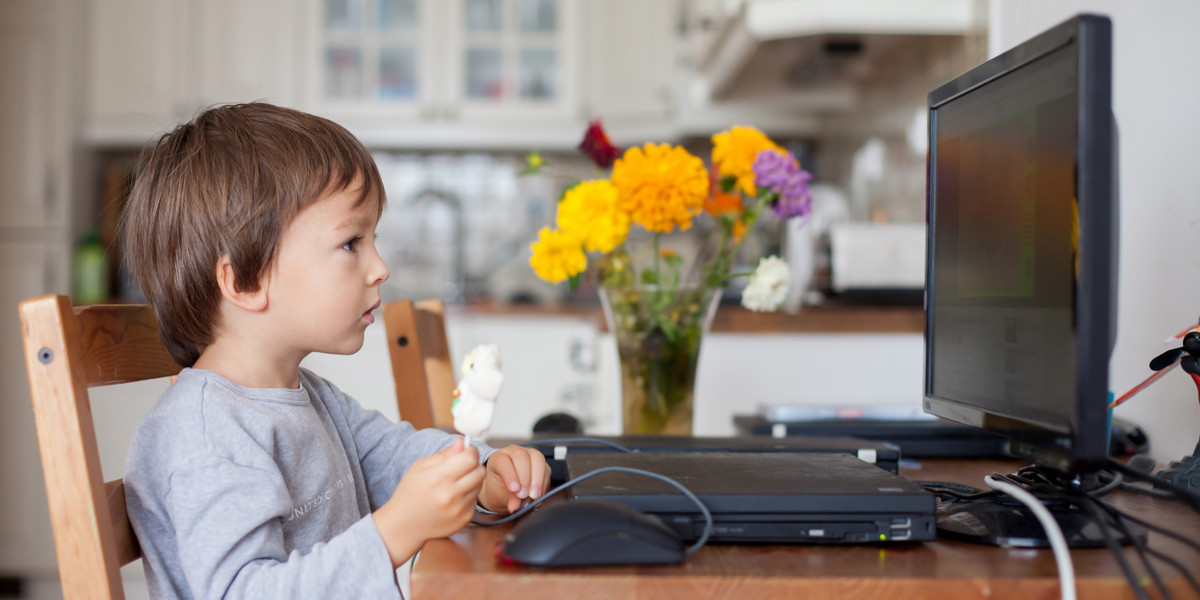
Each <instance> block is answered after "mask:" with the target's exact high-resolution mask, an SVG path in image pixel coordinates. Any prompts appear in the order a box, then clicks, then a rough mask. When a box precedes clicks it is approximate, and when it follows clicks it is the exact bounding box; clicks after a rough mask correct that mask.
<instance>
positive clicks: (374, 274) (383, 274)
mask: <svg viewBox="0 0 1200 600" xmlns="http://www.w3.org/2000/svg"><path fill="white" fill-rule="evenodd" d="M372 254H374V255H375V260H374V261H373V262H372V264H371V269H370V270H369V271H368V274H367V278H368V281H369V283H370V284H371V285H373V286H374V285H379V284H381V283H383V282H385V281H387V278H388V277H391V275H392V271H391V269H388V266H387V263H386V262H384V260H383V257H382V256H380V255H379V249H378V248H372Z"/></svg>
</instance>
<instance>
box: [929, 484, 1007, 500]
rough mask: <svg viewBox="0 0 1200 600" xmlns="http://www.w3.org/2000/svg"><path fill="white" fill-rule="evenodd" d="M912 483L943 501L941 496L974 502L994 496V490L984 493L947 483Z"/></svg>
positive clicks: (970, 487)
mask: <svg viewBox="0 0 1200 600" xmlns="http://www.w3.org/2000/svg"><path fill="white" fill-rule="evenodd" d="M913 483H915V484H917V485H919V486H921V487H923V488H925V489H926V490H928V491H930V492H932V493H933V494H935V495H936V496H937V497H938V498H941V499H943V500H944V499H945V498H943V496H949V497H951V498H954V499H956V500H975V499H978V498H986V497H989V496H995V495H996V490H986V491H985V490H981V489H979V488H977V487H972V486H969V485H963V484H961V483H952V482H948V481H914V482H913Z"/></svg>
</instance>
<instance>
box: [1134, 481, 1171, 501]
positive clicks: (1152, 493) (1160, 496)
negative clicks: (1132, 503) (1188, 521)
mask: <svg viewBox="0 0 1200 600" xmlns="http://www.w3.org/2000/svg"><path fill="white" fill-rule="evenodd" d="M1121 489H1123V490H1125V491H1127V492H1133V493H1135V494H1141V495H1143V496H1148V497H1150V498H1154V499H1156V500H1175V494H1172V493H1171V492H1169V491H1167V490H1159V489H1155V488H1148V487H1142V486H1140V485H1137V484H1133V483H1130V482H1128V481H1126V482H1124V483H1122V484H1121Z"/></svg>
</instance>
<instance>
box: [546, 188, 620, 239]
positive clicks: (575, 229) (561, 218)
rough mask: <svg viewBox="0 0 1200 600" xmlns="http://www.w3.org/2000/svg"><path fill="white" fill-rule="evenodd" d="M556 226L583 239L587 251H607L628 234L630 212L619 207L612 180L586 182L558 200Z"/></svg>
mask: <svg viewBox="0 0 1200 600" xmlns="http://www.w3.org/2000/svg"><path fill="white" fill-rule="evenodd" d="M558 228H559V229H561V230H563V231H565V232H568V233H570V234H571V235H574V236H576V237H578V238H579V239H580V240H582V241H583V248H584V250H587V251H588V252H596V251H599V252H609V251H611V250H612V249H613V248H615V247H616V246H617V244H620V243H621V242H623V241H625V236H626V235H628V234H629V215H628V214H626V213H624V212H621V211H620V210H619V209H618V207H617V188H616V187H615V186H613V184H612V182H610V181H608V180H607V179H598V180H595V181H585V182H583V183H581V184H579V185H577V186H575V187H573V188H571V189H570V190H568V191H567V193H566V195H565V196H564V197H563V200H562V202H559V203H558Z"/></svg>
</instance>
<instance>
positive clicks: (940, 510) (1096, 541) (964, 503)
mask: <svg viewBox="0 0 1200 600" xmlns="http://www.w3.org/2000/svg"><path fill="white" fill-rule="evenodd" d="M1043 504H1044V505H1045V506H1046V508H1047V509H1049V510H1050V514H1051V515H1053V516H1054V519H1055V520H1056V521H1058V525H1059V527H1061V528H1062V532H1063V537H1064V538H1066V540H1067V545H1068V546H1070V547H1072V548H1095V547H1102V546H1104V545H1105V544H1106V542H1105V538H1104V532H1103V531H1101V529H1100V526H1099V524H1097V523H1096V521H1095V520H1094V519H1092V516H1091V514H1090V513H1088V511H1087V510H1086V509H1084V508H1083V507H1080V506H1077V505H1074V504H1070V503H1068V502H1065V501H1043ZM1127 524H1128V526H1129V531H1130V533H1132V534H1133V535H1134V536H1137V538H1138V540H1139V541H1141V542H1145V541H1146V528H1144V527H1142V526H1140V525H1138V524H1136V523H1128V522H1127ZM937 529H938V531H937V535H938V537H939V538H946V539H953V540H959V541H963V542H971V543H975V544H989V545H993V546H1008V547H1017V548H1048V547H1050V540H1049V538H1047V537H1046V532H1045V530H1044V529H1043V528H1042V524H1041V522H1040V521H1038V519H1037V517H1036V516H1034V514H1033V512H1032V511H1030V510H1029V508H1028V507H1026V506H1025V505H1024V504H1021V503H1020V502H1018V501H1017V500H1014V499H1013V498H1010V497H1008V496H1003V495H993V496H988V497H984V498H975V499H969V500H959V499H952V500H947V501H944V502H942V503H941V504H939V505H938V507H937ZM1109 531H1110V533H1111V535H1112V536H1113V537H1114V538H1115V539H1116V540H1117V542H1118V543H1120V544H1122V545H1125V544H1129V543H1131V542H1132V541H1131V540H1130V539H1129V538H1128V536H1126V535H1125V533H1124V532H1123V531H1122V530H1121V529H1120V528H1119V527H1115V526H1110V527H1109Z"/></svg>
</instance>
